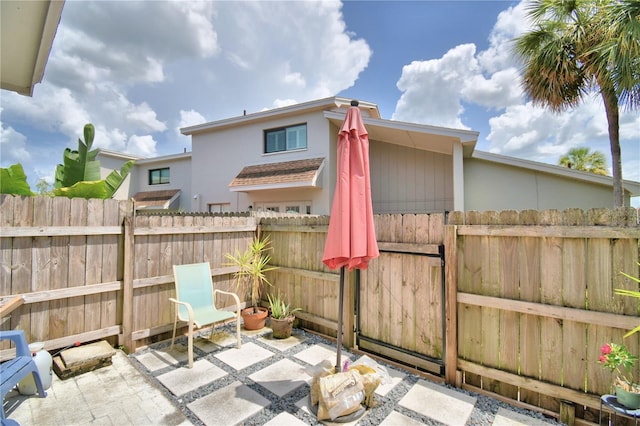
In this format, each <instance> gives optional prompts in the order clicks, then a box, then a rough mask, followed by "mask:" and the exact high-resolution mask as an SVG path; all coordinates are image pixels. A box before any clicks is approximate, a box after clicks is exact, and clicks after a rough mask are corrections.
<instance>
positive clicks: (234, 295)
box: [213, 289, 240, 312]
mask: <svg viewBox="0 0 640 426" xmlns="http://www.w3.org/2000/svg"><path fill="white" fill-rule="evenodd" d="M216 293H222V294H226V295H228V296H231V297H233V298H234V299H235V301H236V307H237V308H238V312H240V298H239V297H238V295H237V294H235V293H232V292H230V291H223V290H218V289H214V290H213V303H214V304H215V303H216Z"/></svg>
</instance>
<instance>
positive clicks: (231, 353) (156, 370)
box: [5, 327, 557, 426]
mask: <svg viewBox="0 0 640 426" xmlns="http://www.w3.org/2000/svg"><path fill="white" fill-rule="evenodd" d="M206 337H208V331H204V332H203V333H202V334H201V337H200V338H198V339H197V340H196V342H195V363H194V367H193V369H188V368H185V365H186V362H187V353H186V344H185V341H186V339H185V338H184V337H182V338H181V339H180V340H178V342H179V343H180V344H179V345H176V346H175V347H174V348H173V349H170V348H169V342H161V343H157V344H154V345H152V347H149V348H146V349H144V350H140V351H138V352H137V353H135V354H133V355H130V356H128V357H127V356H126V355H125V354H124V353H123V352H121V351H116V355H115V356H114V357H113V365H112V366H110V367H105V368H102V369H99V370H96V371H93V372H89V373H85V374H82V375H79V376H76V377H73V378H70V379H67V380H64V381H62V380H60V379H58V378H57V377H56V376H54V380H53V384H52V386H51V388H50V389H49V390H48V396H47V398H44V399H41V398H37V397H24V396H21V395H19V394H17V392H15V391H14V392H12V394H13V395H11V394H10V395H8V397H7V399H6V400H5V410H6V413H7V416H8V417H9V418H11V419H14V420H16V421H18V422H19V423H20V424H22V425H28V424H33V425H44V424H46V425H79V424H99V425H112V424H114V425H115V424H118V425H123V424H131V425H188V424H194V425H235V424H243V425H304V424H307V425H308V424H311V425H314V424H322V423H325V424H331V423H330V422H322V423H321V422H318V420H317V418H316V416H315V415H314V414H313V413H312V412H311V411H310V409H309V389H310V387H309V384H310V381H311V376H310V375H309V374H308V373H307V372H308V368H309V367H311V366H314V365H316V364H318V363H319V362H321V361H323V360H325V359H327V360H329V361H331V362H332V363H335V357H336V351H335V345H334V344H333V343H332V342H330V341H328V340H325V339H323V338H321V337H320V336H318V335H315V334H312V333H308V332H305V331H303V330H300V329H295V330H294V335H293V336H292V337H290V338H289V339H284V340H275V339H273V338H272V337H271V330H270V329H269V328H264V329H263V330H261V331H259V332H248V331H243V336H242V340H243V342H242V349H240V350H238V349H237V348H236V347H235V339H234V337H233V332H232V330H231V329H230V328H225V327H221V328H219V329H217V331H216V333H215V335H214V339H213V340H214V341H215V343H212V342H210V341H208V340H207V339H206ZM342 354H343V357H348V358H349V359H351V360H352V361H355V360H356V359H358V358H359V355H356V354H353V353H351V352H349V351H343V352H342ZM383 365H384V366H385V368H386V369H387V371H388V373H389V375H390V377H391V379H392V383H389V384H384V385H381V386H380V387H378V389H377V390H376V397H375V400H376V406H375V407H374V408H372V409H369V410H367V412H366V413H365V415H364V416H363V417H361V418H360V419H358V420H357V421H355V422H352V423H348V424H359V425H378V424H380V425H394V426H395V425H417V424H433V425H440V424H446V425H464V424H468V425H480V424H482V425H491V424H493V425H519V424H523V425H525V424H526V425H545V424H557V423H556V422H555V421H553V420H551V419H547V418H545V417H544V416H542V415H541V414H539V413H533V412H529V411H526V410H522V409H520V408H516V407H513V406H510V405H508V404H505V403H502V402H500V401H497V400H494V399H491V398H488V397H486V396H482V395H477V394H473V393H471V392H466V391H463V390H460V389H455V388H452V387H448V386H446V385H441V384H437V383H433V382H430V381H428V380H426V379H424V378H422V377H421V376H419V375H416V374H411V373H408V372H407V371H403V370H401V369H398V368H395V367H393V366H391V365H387V364H386V363H385V364H383Z"/></svg>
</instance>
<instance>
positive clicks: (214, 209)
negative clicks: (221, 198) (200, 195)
mask: <svg viewBox="0 0 640 426" xmlns="http://www.w3.org/2000/svg"><path fill="white" fill-rule="evenodd" d="M207 209H208V211H209V213H226V212H230V211H231V204H230V203H209V204H207Z"/></svg>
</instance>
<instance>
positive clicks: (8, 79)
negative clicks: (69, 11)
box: [0, 0, 64, 96]
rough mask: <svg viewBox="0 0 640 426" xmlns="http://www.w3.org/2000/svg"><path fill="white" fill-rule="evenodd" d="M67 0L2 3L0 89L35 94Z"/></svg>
mask: <svg viewBox="0 0 640 426" xmlns="http://www.w3.org/2000/svg"><path fill="white" fill-rule="evenodd" d="M63 6H64V1H62V0H53V1H0V39H1V40H2V49H1V50H2V61H0V87H1V88H2V89H5V90H11V91H13V92H17V93H19V94H21V95H26V96H31V95H33V87H34V86H35V84H36V83H40V82H41V81H42V77H43V76H44V68H45V66H46V65H47V60H48V59H49V52H50V51H51V45H52V44H53V39H54V37H55V34H56V31H57V29H58V24H59V23H60V16H61V14H62V7H63Z"/></svg>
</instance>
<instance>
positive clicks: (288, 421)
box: [264, 413, 306, 426]
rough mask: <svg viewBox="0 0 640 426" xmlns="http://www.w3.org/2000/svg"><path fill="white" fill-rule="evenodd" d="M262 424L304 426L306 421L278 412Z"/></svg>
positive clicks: (268, 425)
mask: <svg viewBox="0 0 640 426" xmlns="http://www.w3.org/2000/svg"><path fill="white" fill-rule="evenodd" d="M264 426H306V423H305V422H303V421H302V420H300V419H299V418H297V417H295V416H292V415H291V414H289V413H280V414H278V415H277V416H275V417H274V418H273V419H271V420H269V421H268V422H266V423H265V424H264Z"/></svg>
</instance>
